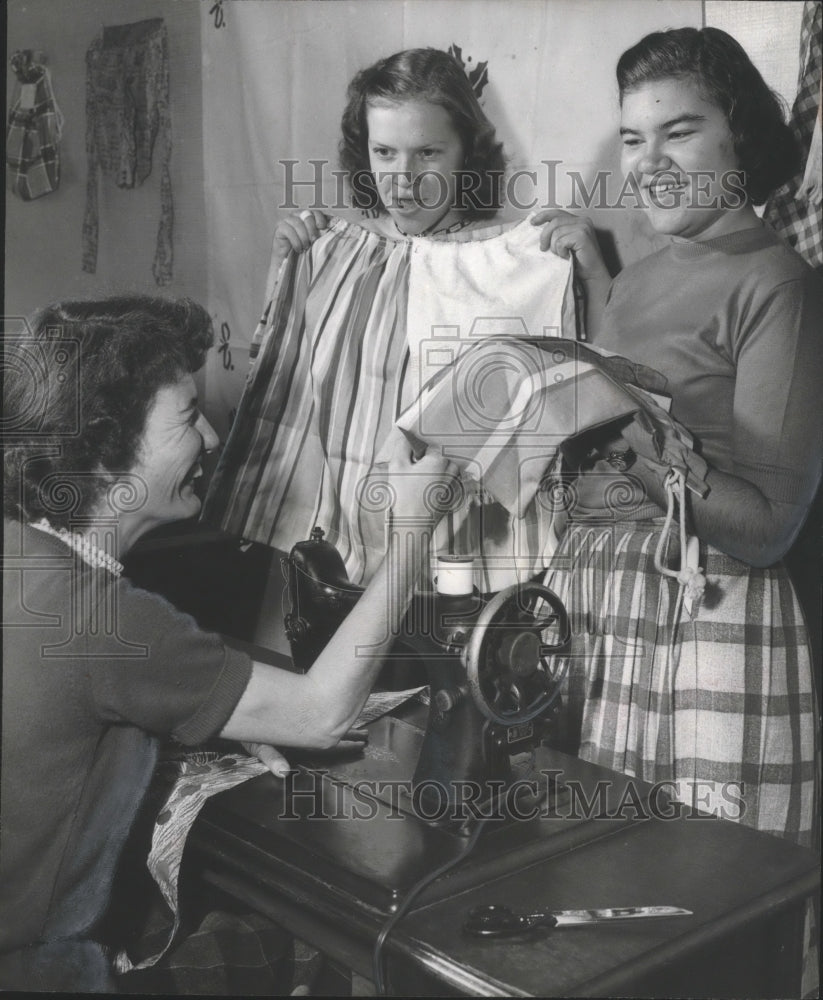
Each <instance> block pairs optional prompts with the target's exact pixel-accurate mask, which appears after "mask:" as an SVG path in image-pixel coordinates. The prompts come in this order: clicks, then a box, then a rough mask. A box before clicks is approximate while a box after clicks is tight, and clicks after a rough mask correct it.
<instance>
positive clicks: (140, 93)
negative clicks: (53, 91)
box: [83, 18, 174, 285]
mask: <svg viewBox="0 0 823 1000" xmlns="http://www.w3.org/2000/svg"><path fill="white" fill-rule="evenodd" d="M156 145H159V166H160V225H159V227H158V230H157V248H156V251H155V255H154V263H153V265H152V272H153V274H154V279H155V281H156V282H157V284H158V285H168V284H169V282H170V281H171V278H172V227H173V222H174V209H173V203H172V191H171V172H170V161H171V118H170V114H169V57H168V40H167V36H166V26H165V23H164V21H163V19H162V18H152V19H149V20H146V21H138V22H136V23H134V24H122V25H117V26H115V27H108V28H104V29H103V31H102V32H101V34H100V35H98V36H97V38H95V39H94V41H93V42H92V43H91V45H90V46H89V49H88V51H87V52H86V154H87V157H88V171H89V173H88V181H87V188H86V213H85V217H84V219H83V270H84V271H88V272H90V273H91V274H94V273H95V271H96V270H97V236H98V208H97V185H98V174H99V173H102V175H103V176H106V175H108V176H112V177H113V178H114V180H115V183H116V184H117V186H118V187H120V188H133V187H137V186H138V185H140V184H142V183H143V181H144V180H145V179H146V178H147V177H148V176H149V174H150V173H151V168H152V157H153V154H154V149H155V146H156Z"/></svg>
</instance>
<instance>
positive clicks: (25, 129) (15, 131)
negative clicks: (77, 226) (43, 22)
mask: <svg viewBox="0 0 823 1000" xmlns="http://www.w3.org/2000/svg"><path fill="white" fill-rule="evenodd" d="M61 126H62V118H61V116H60V113H59V111H58V110H57V107H56V105H55V102H54V94H53V93H52V89H51V84H50V82H49V78H48V73H47V72H46V70H45V69H43V68H42V67H40V74H39V76H38V78H37V79H36V80H35V81H34V82H31V83H24V84H22V85H21V91H20V96H19V97H18V99H17V100H16V101H15V103H14V106H13V107H12V109H11V112H10V113H9V127H8V132H7V134H6V164H7V166H8V182H9V187H10V188H11V190H12V191H13V192H14V194H16V195H17V196H18V197H19V198H22V199H23V201H33V200H34V199H35V198H41V197H42V196H43V195H46V194H51V192H52V191H56V190H57V188H58V187H59V185H60V133H61Z"/></svg>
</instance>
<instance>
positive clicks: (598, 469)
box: [535, 28, 823, 846]
mask: <svg viewBox="0 0 823 1000" xmlns="http://www.w3.org/2000/svg"><path fill="white" fill-rule="evenodd" d="M617 81H618V85H619V90H620V101H621V119H620V134H621V136H622V141H623V154H622V164H623V169H624V172H625V173H626V175H627V176H628V177H631V178H634V181H635V189H636V190H637V191H638V192H640V193H641V194H642V197H643V199H644V201H645V208H646V212H647V218H648V221H649V223H650V225H651V226H652V227H653V228H654V229H655V231H657V232H658V233H662V234H666V235H669V236H671V237H673V241H672V243H671V245H669V246H667V247H666V248H665V249H663V250H661V251H660V252H658V253H656V254H653V255H652V256H650V257H647V258H645V259H644V260H641V261H639V262H638V263H636V264H633V265H632V266H630V267H627V268H626V269H625V270H624V271H622V272H621V273H620V274H619V275H618V276H617V277H616V278H615V279H614V280H613V281H611V279H610V276H609V274H608V272H607V270H606V268H605V265H604V263H603V260H602V257H601V255H600V252H599V248H598V246H597V241H596V239H595V237H594V235H593V230H592V227H591V225H590V224H589V223H588V222H587V221H586V220H583V219H578V218H576V217H574V216H572V215H569V214H568V213H562V212H547V213H544V214H541V215H538V216H537V217H536V219H535V222H536V223H538V224H543V225H544V230H543V236H542V239H543V242H544V245H546V246H549V247H550V248H551V249H553V250H555V251H556V252H558V253H561V254H564V255H568V254H569V253H574V255H575V257H576V263H577V267H578V269H579V273H580V275H581V277H583V278H584V279H585V280H586V287H587V290H588V306H589V315H590V316H592V315H597V316H599V317H600V319H599V325H597V326H596V327H594V328H593V329H592V330H591V331H590V332H591V333H592V340H593V342H594V344H595V346H598V347H602V348H605V349H606V350H609V351H614V352H617V353H619V354H622V355H625V356H627V357H629V358H633V359H635V360H639V359H642V360H643V361H644V362H645V363H646V364H648V365H651V366H652V367H654V368H655V369H657V370H658V371H659V372H661V373H663V374H664V375H665V376H666V377H667V378H668V380H669V386H668V391H669V392H670V394H671V397H672V411H671V412H672V415H673V416H674V417H675V418H676V419H678V420H679V421H680V422H682V424H684V425H685V426H686V427H687V428H688V429H689V431H690V432H691V433H692V435H693V436H694V439H695V447H696V448H697V449H698V450H699V451H700V453H701V454H702V456H703V458H704V459H705V461H706V462H707V463H708V465H709V472H708V475H707V477H706V483H707V485H708V486H709V490H708V492H707V494H706V495H705V496H704V497H699V496H696V495H694V494H692V493H688V492H686V491H683V490H681V489H680V488H679V486H678V484H677V483H672V482H671V480H668V487H667V481H666V480H665V479H664V477H665V473H666V470H665V469H663V470H661V467H660V465H659V463H658V462H656V461H654V456H653V455H651V454H650V452H649V448H648V439H647V437H646V436H645V435H643V434H641V433H639V430H640V429H639V427H638V426H637V424H636V423H633V422H630V423H628V424H627V426H625V428H624V429H623V431H622V438H619V439H617V440H608V441H600V442H599V448H598V451H595V452H594V453H593V454H592V455H590V456H583V460H582V461H581V463H580V464H579V474H578V475H577V478H576V479H575V480H574V482H573V484H572V487H573V488H572V490H571V491H570V498H569V499H570V504H569V506H570V509H569V517H570V521H569V525H568V527H567V529H566V531H565V534H564V536H563V538H562V541H561V545H560V548H559V550H558V552H557V554H556V556H555V560H554V564H553V567H552V569H551V570H550V572H549V574H548V575H547V578H546V582H547V584H548V585H549V586H551V587H553V588H554V589H556V590H557V592H558V594H559V595H560V597H561V598H562V599H563V600H564V601H565V602H566V603H567V605H568V606H569V607H571V608H572V609H573V610H574V613H575V616H576V618H577V620H578V621H579V622H580V623H581V626H585V627H581V628H580V629H579V630H578V633H577V635H576V636H575V644H574V648H573V659H572V663H571V696H572V701H573V703H574V704H575V706H576V708H577V712H578V729H579V740H580V754H581V756H583V757H585V758H586V759H588V760H592V761H594V762H596V763H598V764H602V765H604V766H606V767H610V768H614V769H616V770H620V771H623V772H626V773H628V774H631V775H637V776H639V777H641V778H643V779H645V780H647V781H651V782H664V783H665V784H666V785H667V786H668V787H669V788H670V789H671V790H672V791H673V792H674V793H675V794H676V796H677V797H678V798H680V799H681V800H682V801H685V802H686V803H688V804H690V805H693V806H694V807H695V808H697V809H707V810H710V811H712V812H714V813H716V814H719V815H721V816H725V817H726V818H731V819H736V820H739V821H740V822H742V823H745V824H747V825H748V826H752V827H755V828H756V829H758V830H763V831H766V832H768V833H771V834H775V835H778V836H782V837H786V838H788V839H790V840H793V841H796V842H798V843H801V844H805V845H807V846H812V845H814V844H817V843H818V842H819V833H818V831H819V819H820V804H819V768H820V755H819V743H818V741H819V711H820V707H819V702H817V700H816V698H815V689H814V687H815V686H814V678H813V674H812V670H811V663H810V652H809V642H808V635H807V632H806V626H805V623H804V620H803V614H802V611H801V608H800V606H799V603H798V600H797V596H796V594H795V591H794V588H793V586H792V583H791V580H790V579H789V577H788V575H787V573H786V570H785V568H784V566H783V565H782V563H781V559H782V557H783V556H784V555H785V553H786V552H787V550H788V548H789V546H790V545H791V544H792V541H793V539H794V538H795V537H796V535H797V533H798V531H799V529H800V527H801V525H802V524H803V521H804V519H805V517H806V515H807V513H808V511H809V507H810V504H811V501H812V498H813V496H814V494H815V490H816V488H817V486H818V484H819V482H820V476H821V463H822V462H823V444H822V443H821V435H820V426H821V422H823V405H822V404H823V394H821V385H823V351H821V341H820V333H821V330H823V285H822V284H821V280H820V278H819V276H817V275H815V273H814V272H813V271H812V270H811V268H810V267H809V266H808V265H807V264H806V262H805V261H804V260H803V259H802V258H801V257H800V256H799V255H798V254H797V253H795V252H794V251H793V250H792V249H790V248H789V247H788V246H787V245H785V244H784V243H783V242H782V241H781V240H780V239H779V237H777V236H776V235H775V234H774V232H773V231H772V230H771V229H770V228H769V227H768V226H766V225H764V224H763V223H762V222H761V220H760V219H759V218H758V216H757V214H756V212H755V210H754V206H755V205H759V204H762V203H763V202H764V201H765V200H766V198H767V197H768V195H769V193H770V191H772V190H773V189H774V188H776V187H778V186H779V185H780V184H782V183H783V182H784V181H785V180H786V179H787V178H789V177H790V176H792V174H793V173H794V171H795V169H796V162H797V154H796V150H795V148H794V144H793V142H792V137H791V133H790V131H789V129H788V127H787V126H786V125H785V123H784V120H783V117H782V112H781V108H780V105H779V102H778V100H777V98H776V97H775V95H774V94H773V93H772V92H771V91H770V90H769V89H768V87H767V86H766V84H765V83H764V81H763V79H762V77H761V76H760V73H759V72H758V71H757V69H756V68H755V67H754V66H753V65H752V63H751V61H750V60H749V58H748V56H747V55H746V53H745V52H744V51H743V49H742V48H741V47H740V45H739V44H738V43H737V42H736V41H735V40H734V39H733V38H731V37H730V36H729V35H727V34H726V33H724V32H722V31H719V30H718V29H713V28H705V29H703V30H701V31H699V30H697V29H693V28H682V29H677V30H672V31H668V32H661V33H655V34H652V35H649V36H647V37H645V38H643V39H642V40H641V41H640V42H638V43H637V45H635V46H633V47H632V48H631V49H629V50H628V51H626V52H625V53H624V54H623V55H622V56H621V58H620V61H619V63H618V66H617ZM598 452H599V453H598ZM609 496H611V497H612V498H622V500H623V503H622V504H616V503H614V502H612V503H609V502H608V500H609ZM675 502H676V504H677V505H679V507H680V509H681V512H683V513H684V514H685V516H686V518H687V527H688V533H689V535H691V536H692V537H691V539H687V537H686V533H685V532H684V533H683V535H682V536H681V537H680V538H677V537H676V533H675V536H669V535H668V533H667V525H668V522H669V521H670V518H666V517H665V516H664V515H665V514H666V511H667V509H668V511H669V512H670V513H672V512H673V509H674V505H675ZM667 538H669V542H668V543H667V541H666V539H667ZM699 572H701V573H702V574H704V575H705V578H706V589H705V595H704V597H703V600H702V603H700V602H699V601H698V600H697V599H696V598H697V596H698V595H697V593H696V592H695V593H694V595H693V597H694V599H693V601H692V603H691V606H690V602H689V597H690V595H689V588H688V586H687V584H688V581H689V579H690V578H691V579H692V582H694V580H695V579H696V578H697V576H698V573H699Z"/></svg>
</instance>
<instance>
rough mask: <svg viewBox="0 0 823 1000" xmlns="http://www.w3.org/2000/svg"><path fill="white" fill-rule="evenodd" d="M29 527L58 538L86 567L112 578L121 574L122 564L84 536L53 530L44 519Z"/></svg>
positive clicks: (72, 532) (60, 529)
mask: <svg viewBox="0 0 823 1000" xmlns="http://www.w3.org/2000/svg"><path fill="white" fill-rule="evenodd" d="M31 526H32V528H37V529H38V531H45V532H46V534H47V535H53V536H54V537H55V538H59V539H60V541H61V542H65V543H66V545H68V546H69V548H71V549H74V551H75V552H76V553H77V554H78V555H79V556H80V558H81V559H82V560H83V562H84V563H86V564H87V565H88V566H92V567H94V568H95V569H106V570H108V571H109V573H111V574H112V576H120V574H121V573H122V572H123V564H122V563H120V562H118V561H117V560H116V559H115V558H114V556H110V555H109V554H108V552H104V551H103V550H102V549H101V548H99V546H97V545H95V544H94V543H93V542H90V541H89V540H88V538H86V536H85V535H81V534H79V532H76V531H68V530H67V529H66V528H53V527H52V526H51V525H50V524H49V522H48V521H47V520H46V519H45V518H42V519H41V520H39V521H34V522H32V525H31Z"/></svg>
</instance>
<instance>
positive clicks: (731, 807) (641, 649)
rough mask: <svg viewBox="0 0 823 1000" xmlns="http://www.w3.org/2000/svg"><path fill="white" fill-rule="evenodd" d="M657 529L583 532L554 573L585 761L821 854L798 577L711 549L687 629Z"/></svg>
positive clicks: (651, 525)
mask: <svg viewBox="0 0 823 1000" xmlns="http://www.w3.org/2000/svg"><path fill="white" fill-rule="evenodd" d="M661 526H662V518H661V519H655V520H654V521H645V522H633V523H630V522H622V523H621V522H615V523H613V524H601V525H585V524H583V523H582V522H578V523H576V524H573V525H572V526H571V527H570V528H569V530H568V531H567V532H566V534H565V535H564V537H563V539H562V541H561V544H560V547H559V549H558V551H557V553H556V556H555V559H554V562H553V567H552V568H551V569H550V570H549V572H548V573H547V575H546V581H545V582H546V583H547V585H548V586H550V587H551V588H552V589H554V590H555V591H556V592H557V594H558V596H559V597H560V599H561V600H562V601H563V602H564V603H565V605H566V607H567V608H569V609H570V614H571V616H572V622H573V636H574V637H573V649H572V654H571V655H572V657H573V659H572V662H571V669H570V671H569V674H570V677H569V681H568V685H569V687H568V692H567V697H568V701H569V710H570V712H571V714H572V717H573V719H574V724H573V728H574V727H575V726H576V727H578V728H579V730H580V756H582V757H584V758H585V759H587V760H591V761H593V762H595V763H597V764H601V765H603V766H605V767H608V768H612V769H614V770H617V771H621V772H623V773H625V774H630V775H634V776H637V777H639V778H642V779H643V780H646V781H651V782H672V783H673V785H672V786H671V788H670V790H671V791H672V792H674V793H676V797H677V798H679V799H680V800H682V801H685V802H687V803H690V804H692V805H694V806H695V807H696V808H699V809H701V810H709V811H711V812H714V813H717V814H719V815H722V816H725V817H726V818H728V819H734V820H739V821H740V822H742V823H744V824H746V825H747V826H751V827H754V828H756V829H758V830H763V831H765V832H767V833H771V834H776V835H778V836H783V837H786V838H788V839H790V840H793V841H796V842H798V843H801V844H804V845H805V846H812V843H813V842H816V837H817V829H818V809H819V805H818V796H819V775H818V773H817V768H818V766H819V765H818V761H819V754H818V752H817V748H816V746H815V744H816V740H817V720H816V703H815V692H814V686H813V679H812V672H811V664H810V656H809V647H808V637H807V634H806V627H805V624H804V621H803V616H802V612H801V610H800V606H799V604H798V602H797V598H796V596H795V593H794V590H793V587H792V585H791V582H790V581H789V578H788V576H787V575H786V573H785V571H784V570H783V568H782V567H772V568H770V569H757V568H752V567H749V566H746V565H744V564H743V563H741V562H738V561H737V560H735V559H732V558H731V557H730V556H727V555H724V554H723V553H721V552H719V551H717V550H716V549H713V548H710V547H708V546H705V545H702V546H701V554H700V564H701V566H704V567H705V569H706V577H707V581H708V582H707V589H706V594H705V598H704V600H703V603H702V605H701V608H700V610H699V612H698V614H697V616H696V618H695V619H694V620H691V619H690V617H689V616H688V615H687V614H685V613H684V612H683V609H682V601H681V600H680V599H679V593H678V589H679V588H678V585H677V583H676V582H675V581H673V580H671V579H669V578H667V577H665V576H663V575H661V574H660V573H659V572H658V571H657V570H656V569H655V568H654V550H655V546H656V544H657V539H658V536H659V533H660V530H661ZM673 536H675V537H673V540H672V541H671V542H670V544H669V550H668V557H669V564H670V565H677V564H678V562H677V561H678V560H679V552H678V551H675V550H676V549H677V547H678V545H677V541H676V533H673Z"/></svg>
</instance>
